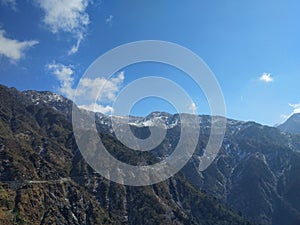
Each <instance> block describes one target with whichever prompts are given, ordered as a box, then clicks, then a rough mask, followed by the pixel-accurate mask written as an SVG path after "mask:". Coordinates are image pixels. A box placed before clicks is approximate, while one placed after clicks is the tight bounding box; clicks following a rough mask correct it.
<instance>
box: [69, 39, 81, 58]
mask: <svg viewBox="0 0 300 225" xmlns="http://www.w3.org/2000/svg"><path fill="white" fill-rule="evenodd" d="M82 40H83V34H78V39H77V42H76V44H75V45H73V46H72V48H71V49H70V50H69V52H68V55H73V54H75V53H76V52H78V50H79V47H80V44H81V41H82Z"/></svg>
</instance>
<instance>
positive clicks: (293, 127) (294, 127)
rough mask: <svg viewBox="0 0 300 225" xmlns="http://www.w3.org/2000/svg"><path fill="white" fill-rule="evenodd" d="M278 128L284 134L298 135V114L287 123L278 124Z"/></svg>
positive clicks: (299, 121)
mask: <svg viewBox="0 0 300 225" xmlns="http://www.w3.org/2000/svg"><path fill="white" fill-rule="evenodd" d="M278 128H279V129H280V130H282V131H285V132H289V133H294V134H300V113H296V114H294V115H292V116H291V117H290V118H288V120H287V121H285V122H284V123H283V124H280V125H279V126H278Z"/></svg>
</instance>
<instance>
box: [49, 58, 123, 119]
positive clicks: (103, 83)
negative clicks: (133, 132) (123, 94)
mask: <svg viewBox="0 0 300 225" xmlns="http://www.w3.org/2000/svg"><path fill="white" fill-rule="evenodd" d="M47 68H48V69H49V70H50V71H51V72H52V73H53V74H54V75H55V76H56V78H57V79H58V81H59V82H60V88H59V91H60V92H61V93H62V94H64V95H66V96H67V97H68V98H69V99H73V98H74V95H75V93H76V103H78V106H79V107H81V108H84V109H87V110H91V111H96V112H102V113H109V112H113V108H112V107H111V106H110V104H111V103H112V102H113V101H114V100H115V98H116V95H117V93H118V92H119V90H120V86H121V84H122V82H123V80H124V72H120V73H119V74H118V76H116V77H114V78H111V79H106V78H101V77H97V78H95V79H90V78H83V79H81V82H80V84H81V85H80V87H78V88H77V89H75V88H73V85H74V77H73V76H74V70H73V66H72V65H71V66H65V65H62V64H59V63H52V64H49V65H47ZM99 90H101V96H98V93H99ZM95 100H97V101H96V102H95Z"/></svg>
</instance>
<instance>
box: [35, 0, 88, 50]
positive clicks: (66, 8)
mask: <svg viewBox="0 0 300 225" xmlns="http://www.w3.org/2000/svg"><path fill="white" fill-rule="evenodd" d="M37 2H38V4H39V6H40V7H41V8H42V10H43V11H44V13H45V16H44V23H45V24H46V25H47V26H48V27H49V29H50V30H51V32H52V33H58V32H60V31H62V32H67V33H71V34H72V35H73V36H74V37H75V38H76V39H77V42H76V44H75V45H73V46H72V48H71V49H70V51H69V52H68V54H69V55H70V54H74V53H76V52H77V51H78V49H79V46H80V43H81V41H82V39H83V37H84V32H85V31H86V28H87V26H88V24H89V23H90V19H89V15H88V14H87V13H86V8H87V6H88V4H89V2H91V1H90V0H37Z"/></svg>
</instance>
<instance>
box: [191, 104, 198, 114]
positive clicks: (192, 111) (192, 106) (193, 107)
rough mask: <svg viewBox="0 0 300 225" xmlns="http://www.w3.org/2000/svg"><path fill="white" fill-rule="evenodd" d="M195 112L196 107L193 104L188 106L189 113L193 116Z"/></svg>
mask: <svg viewBox="0 0 300 225" xmlns="http://www.w3.org/2000/svg"><path fill="white" fill-rule="evenodd" d="M196 112H197V106H196V104H195V103H194V102H192V104H191V105H190V106H189V113H193V114H195V113H196Z"/></svg>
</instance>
